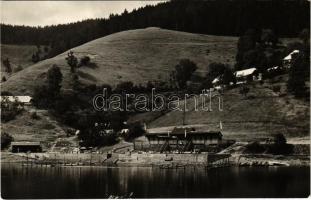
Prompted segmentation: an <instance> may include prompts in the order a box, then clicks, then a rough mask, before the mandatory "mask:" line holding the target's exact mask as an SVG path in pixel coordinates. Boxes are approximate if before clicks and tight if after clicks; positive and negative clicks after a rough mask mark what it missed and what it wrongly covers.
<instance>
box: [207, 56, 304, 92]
mask: <svg viewBox="0 0 311 200" xmlns="http://www.w3.org/2000/svg"><path fill="white" fill-rule="evenodd" d="M296 54H299V50H294V51H292V52H291V53H290V54H288V55H287V56H286V57H284V58H283V66H282V67H281V66H274V67H271V68H268V69H267V72H268V73H271V72H274V71H278V70H283V69H285V70H286V69H289V68H290V66H291V62H292V58H293V56H294V55H296ZM234 75H235V78H236V84H237V85H239V84H245V83H246V82H250V81H260V80H262V77H263V74H262V73H261V72H258V70H257V69H256V68H255V67H253V68H248V69H244V70H240V71H236V72H234ZM222 77H223V75H220V76H218V77H216V78H215V79H214V80H213V81H212V84H213V87H214V88H215V89H216V90H219V89H222V88H223V86H224V85H223V84H222V81H221V80H222ZM230 84H231V85H232V84H233V83H232V82H231V83H230Z"/></svg>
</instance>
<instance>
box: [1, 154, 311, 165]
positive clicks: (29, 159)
mask: <svg viewBox="0 0 311 200" xmlns="http://www.w3.org/2000/svg"><path fill="white" fill-rule="evenodd" d="M217 159H218V160H219V162H218V163H220V164H223V165H226V166H228V165H231V166H310V155H308V154H307V155H303V154H301V155H287V156H284V155H271V154H231V155H230V154H216V157H215V155H211V154H208V153H200V154H194V153H193V154H190V153H189V154H173V153H170V154H169V153H168V154H160V153H147V152H128V153H100V154H98V153H79V154H72V153H30V154H26V153H10V152H2V153H1V162H2V163H20V164H23V165H72V166H73V165H74V166H77V165H80V166H82V165H83V166H91V165H96V166H146V167H151V166H163V165H180V166H185V167H186V166H197V167H200V166H201V167H205V166H208V165H210V164H211V163H213V162H212V161H211V160H216V162H214V163H216V164H217Z"/></svg>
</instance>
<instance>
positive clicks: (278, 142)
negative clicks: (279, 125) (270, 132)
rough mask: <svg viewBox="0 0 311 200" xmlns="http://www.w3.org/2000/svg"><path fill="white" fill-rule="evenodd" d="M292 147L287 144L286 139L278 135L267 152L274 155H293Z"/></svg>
mask: <svg viewBox="0 0 311 200" xmlns="http://www.w3.org/2000/svg"><path fill="white" fill-rule="evenodd" d="M293 149H294V146H293V145H291V144H287V141H286V138H285V136H284V135H283V134H281V133H279V134H276V135H275V136H274V144H272V145H271V146H270V147H269V149H268V152H269V153H271V154H275V155H280V154H281V155H287V154H291V153H293Z"/></svg>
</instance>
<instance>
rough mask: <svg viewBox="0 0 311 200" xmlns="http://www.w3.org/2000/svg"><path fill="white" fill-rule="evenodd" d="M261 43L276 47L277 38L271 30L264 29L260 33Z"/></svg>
mask: <svg viewBox="0 0 311 200" xmlns="http://www.w3.org/2000/svg"><path fill="white" fill-rule="evenodd" d="M261 43H262V44H263V45H266V46H276V44H277V43H278V37H277V36H276V35H275V33H274V31H273V30H271V29H264V30H262V33H261Z"/></svg>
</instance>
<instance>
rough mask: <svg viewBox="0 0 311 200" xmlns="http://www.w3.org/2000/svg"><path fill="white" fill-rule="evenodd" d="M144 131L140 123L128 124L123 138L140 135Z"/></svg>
mask: <svg viewBox="0 0 311 200" xmlns="http://www.w3.org/2000/svg"><path fill="white" fill-rule="evenodd" d="M144 133H145V130H144V128H143V126H142V125H141V124H140V123H134V124H132V125H130V128H129V131H128V133H126V135H124V139H125V140H127V141H129V140H132V139H134V138H137V137H139V136H142V135H143V134H144Z"/></svg>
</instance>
